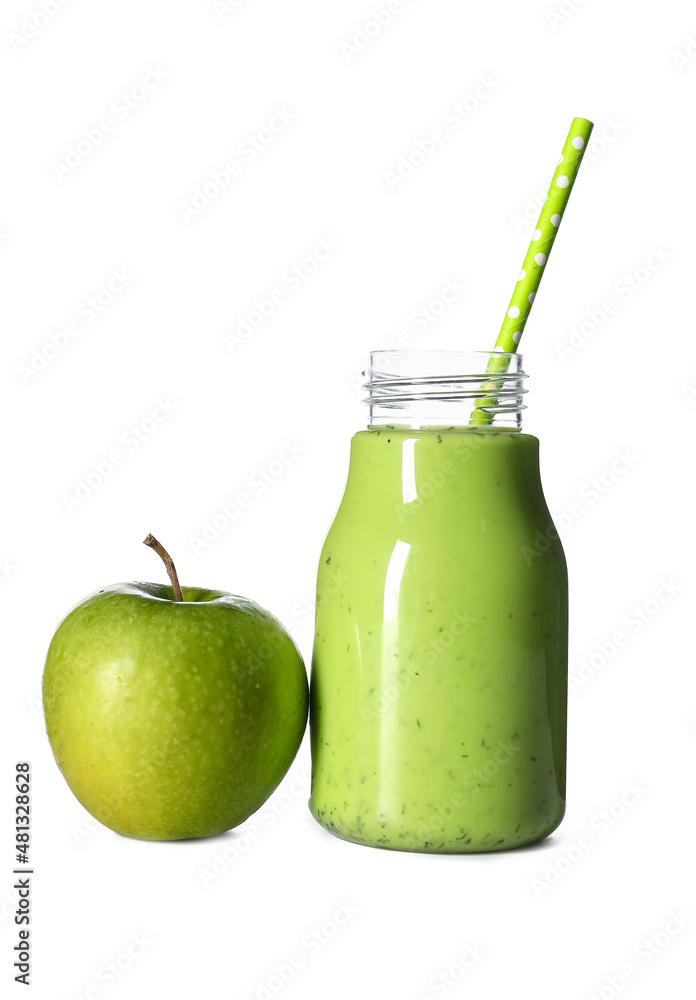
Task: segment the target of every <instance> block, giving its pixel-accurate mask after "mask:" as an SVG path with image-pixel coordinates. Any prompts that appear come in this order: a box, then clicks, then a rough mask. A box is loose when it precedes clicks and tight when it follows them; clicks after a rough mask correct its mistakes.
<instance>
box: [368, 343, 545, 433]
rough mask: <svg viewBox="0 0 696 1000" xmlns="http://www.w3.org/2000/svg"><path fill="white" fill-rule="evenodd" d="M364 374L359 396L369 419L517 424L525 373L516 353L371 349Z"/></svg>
mask: <svg viewBox="0 0 696 1000" xmlns="http://www.w3.org/2000/svg"><path fill="white" fill-rule="evenodd" d="M364 374H367V376H368V379H367V381H366V382H365V383H364V385H363V388H364V397H363V399H364V402H365V403H367V405H368V407H369V408H370V423H371V424H384V423H388V422H390V421H394V419H395V417H399V416H401V417H403V418H405V419H404V421H403V422H405V423H408V424H410V426H425V425H426V424H428V425H433V424H444V425H450V424H454V425H464V424H469V423H471V424H489V425H490V424H492V425H496V426H507V427H517V428H519V427H520V426H521V411H522V410H524V409H526V406H525V404H524V402H523V397H524V396H525V395H526V394H527V391H528V390H527V389H525V388H524V380H525V379H526V378H527V375H526V373H525V372H524V371H523V370H522V356H521V355H519V354H506V353H504V352H483V351H478V352H471V353H463V352H459V351H374V352H373V353H372V354H371V355H370V367H369V370H368V372H367V373H364ZM474 411H475V419H472V417H474ZM406 418H407V419H406ZM399 422H401V421H399Z"/></svg>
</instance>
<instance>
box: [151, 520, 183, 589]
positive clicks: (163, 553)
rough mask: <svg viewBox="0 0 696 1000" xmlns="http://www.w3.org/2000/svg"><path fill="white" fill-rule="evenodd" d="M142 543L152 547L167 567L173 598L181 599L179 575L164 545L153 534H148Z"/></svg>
mask: <svg viewBox="0 0 696 1000" xmlns="http://www.w3.org/2000/svg"><path fill="white" fill-rule="evenodd" d="M143 545H149V546H150V548H151V549H154V550H155V552H156V553H157V555H158V556H159V557H160V558H161V560H162V562H163V563H164V565H165V566H166V568H167V573H168V575H169V579H170V580H171V582H172V589H173V590H174V600H175V601H183V599H184V598H183V596H182V593H181V587H180V586H179V577H178V576H177V575H176V567H175V566H174V562H173V560H172V557H171V556H170V555H169V553H168V552H167V550H166V549H165V547H164V546H163V545H161V544H160V543H159V542H158V541H157V539H156V538H155V536H154V535H148V536H147V538H146V539H145V540H144V541H143Z"/></svg>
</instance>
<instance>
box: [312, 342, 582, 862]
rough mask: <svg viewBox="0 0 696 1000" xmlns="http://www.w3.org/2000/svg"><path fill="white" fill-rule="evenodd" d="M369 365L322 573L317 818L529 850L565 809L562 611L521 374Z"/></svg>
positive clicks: (427, 838) (470, 361)
mask: <svg viewBox="0 0 696 1000" xmlns="http://www.w3.org/2000/svg"><path fill="white" fill-rule="evenodd" d="M491 358H496V361H495V362H494V364H496V366H497V373H496V374H495V375H494V376H492V375H491V374H487V372H486V368H487V365H488V363H489V362H490V359H491ZM370 360H371V364H370V372H369V380H368V382H367V386H366V389H367V404H368V406H369V426H368V428H367V430H362V431H359V432H358V433H357V434H356V435H355V436H354V437H353V440H352V445H351V458H350V470H349V474H348V481H347V485H346V489H345V493H344V496H343V500H342V503H341V505H340V508H339V511H338V513H337V515H336V518H335V520H334V522H333V525H332V527H331V529H330V531H329V533H328V536H327V538H326V542H325V544H324V548H323V551H322V554H321V559H320V564H319V572H318V579H317V612H316V635H315V644H314V656H313V665H312V679H311V715H310V725H311V740H312V793H311V798H310V809H311V811H312V813H313V815H314V817H315V818H316V819H317V820H318V822H319V823H321V824H322V825H323V826H325V827H326V828H327V829H328V830H330V831H332V832H333V833H335V834H337V835H338V836H340V837H343V838H345V839H347V840H351V841H354V842H356V843H360V844H366V845H370V846H373V847H385V848H392V849H396V850H406V851H429V852H441V853H464V852H473V851H497V850H504V849H507V848H511V847H518V846H521V845H523V844H529V843H532V842H534V841H537V840H540V839H541V838H543V837H545V836H546V835H547V834H549V833H551V831H553V830H554V829H555V828H556V827H557V826H558V825H559V823H560V822H561V820H562V818H563V814H564V809H565V760H566V704H567V621H568V611H567V573H566V564H565V558H564V555H563V550H562V547H561V544H560V541H559V539H558V535H557V533H556V530H555V528H554V526H553V523H552V521H551V516H550V514H549V511H548V508H547V506H546V502H545V500H544V495H543V492H542V486H541V480H540V475H539V442H538V440H537V438H535V437H533V436H531V435H529V434H524V433H522V431H521V417H522V410H523V409H524V408H525V407H524V405H523V398H524V394H525V392H526V390H525V388H524V380H525V378H526V375H525V373H524V371H523V370H522V357H521V356H520V355H516V354H511V355H492V354H487V353H483V352H479V353H472V354H463V353H460V352H438V351H398V352H375V353H373V354H372V355H371V359H370ZM502 369H506V370H502ZM472 414H473V420H474V422H473V423H472Z"/></svg>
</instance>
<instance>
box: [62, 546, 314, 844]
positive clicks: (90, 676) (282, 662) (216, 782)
mask: <svg viewBox="0 0 696 1000" xmlns="http://www.w3.org/2000/svg"><path fill="white" fill-rule="evenodd" d="M145 542H146V544H148V545H152V547H153V548H155V549H156V551H158V552H160V554H161V555H162V556H163V558H165V562H166V563H167V568H168V570H169V572H170V578H171V579H172V586H164V585H161V584H154V583H123V584H115V585H114V586H111V587H106V588H105V589H104V590H100V591H99V592H98V593H95V594H92V595H91V596H90V597H87V598H86V599H85V600H84V601H82V602H81V603H80V604H78V605H77V607H75V608H74V609H73V610H72V611H71V612H70V613H69V614H68V616H67V617H66V618H65V619H64V620H63V621H62V622H61V624H60V625H59V626H58V629H57V631H56V633H55V635H54V637H53V640H52V641H51V645H50V647H49V650H48V655H47V658H46V667H45V670H44V676H43V704H44V713H45V717H46V730H47V733H48V738H49V740H50V743H51V748H52V750H53V754H54V756H55V758H56V761H57V763H58V766H59V767H60V769H61V771H62V772H63V776H64V777H65V780H66V781H67V783H68V785H69V786H70V788H71V789H72V791H73V792H74V794H75V796H76V797H77V798H78V799H79V801H80V802H81V803H82V805H83V806H84V807H85V809H87V810H88V811H89V812H90V813H91V814H92V816H94V817H95V818H96V819H98V820H99V821H100V822H101V823H104V825H105V826H108V827H110V828H111V829H112V830H115V831H116V832H117V833H121V834H125V835H127V836H130V837H139V838H142V839H145V840H180V839H183V838H188V837H207V836H211V835H213V834H216V833H222V832H223V831H225V830H229V829H231V828H232V827H234V826H237V825H238V824H239V823H241V822H243V821H244V820H245V819H246V818H247V817H248V816H250V815H251V814H252V813H253V812H255V811H256V810H257V809H258V808H259V807H260V806H261V805H262V804H263V803H264V802H265V801H266V799H267V798H268V796H269V795H270V794H271V792H272V791H273V790H274V788H276V786H277V785H278V783H279V782H280V780H281V779H282V777H283V775H284V774H285V772H286V771H287V769H288V768H289V766H290V764H291V762H292V760H293V758H294V756H295V754H296V753H297V749H298V747H299V745H300V742H301V740H302V735H303V733H304V730H305V726H306V722H307V704H308V692H307V675H306V672H305V668H304V664H303V662H302V658H301V657H300V654H299V652H298V651H297V648H296V646H295V644H294V642H293V641H292V639H291V638H290V636H289V635H288V633H287V632H286V631H285V629H284V628H283V626H282V625H281V623H280V622H279V621H278V620H277V619H276V618H274V617H273V615H271V614H269V612H267V611H264V610H263V608H261V607H259V606H258V604H255V603H254V602H253V601H248V600H245V599H244V598H242V597H236V596H234V595H232V594H228V593H226V592H225V591H220V590H200V589H196V588H192V587H184V588H183V589H181V588H179V584H178V580H177V579H176V571H175V570H174V568H173V564H171V560H170V559H169V557H168V555H167V553H166V552H165V551H164V550H163V549H162V547H161V546H160V545H159V543H158V542H157V541H156V540H155V539H153V538H152V536H151V535H149V536H148V538H147V539H146V540H145Z"/></svg>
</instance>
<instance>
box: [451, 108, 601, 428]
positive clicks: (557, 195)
mask: <svg viewBox="0 0 696 1000" xmlns="http://www.w3.org/2000/svg"><path fill="white" fill-rule="evenodd" d="M593 128H594V125H593V124H592V122H590V121H588V120H587V118H573V122H572V124H571V126H570V131H569V132H568V137H567V139H566V141H565V145H564V146H563V153H562V154H561V158H560V160H559V161H558V166H557V167H556V172H555V173H554V175H553V179H552V181H551V186H550V187H549V193H548V194H547V195H546V201H545V202H544V205H543V207H542V209H541V214H540V215H539V218H538V220H537V224H536V229H535V230H534V233H533V234H532V241H531V243H530V244H529V249H528V250H527V256H526V257H525V258H524V262H523V264H522V270H521V271H520V276H519V278H518V279H517V284H516V285H515V290H514V291H513V293H512V298H511V299H510V303H509V305H508V308H507V312H506V313H505V319H504V320H503V325H502V326H501V328H500V333H499V334H498V339H497V340H496V342H495V347H494V348H493V350H494V351H499V352H501V353H502V355H503V356H501V357H500V358H491V359H490V361H489V362H488V365H487V367H486V371H487V372H498V373H503V372H506V371H507V370H508V367H509V364H510V362H509V360H508V358H506V357H505V356H504V355H505V354H515V353H516V351H517V347H518V345H519V342H520V338H521V337H522V331H523V330H524V328H525V325H526V323H527V320H528V319H529V314H530V312H531V311H532V305H533V303H534V299H535V297H536V293H537V291H538V289H539V285H540V284H541V279H542V277H543V274H544V271H545V270H546V264H547V263H548V259H549V254H550V253H551V249H552V247H553V243H554V240H555V239H556V234H557V232H558V229H559V226H560V224H561V219H562V218H563V213H564V212H565V210H566V206H567V204H568V199H569V198H570V192H571V191H572V190H573V185H574V183H575V178H576V177H577V174H578V169H579V167H580V164H581V163H582V158H583V156H584V155H585V150H586V149H587V143H588V141H589V138H590V135H591V133H592V129H593ZM500 386H501V383H500V382H491V383H489V384H484V385H483V386H482V388H485V389H489V388H490V389H499V388H500ZM496 403H497V400H496V399H495V397H484V398H483V399H481V400H479V402H478V403H477V405H476V409H475V410H474V412H473V413H472V414H471V419H470V421H469V423H471V424H490V423H491V419H492V418H491V416H490V414H488V413H486V412H485V411H484V409H483V407H487V406H495V404H496Z"/></svg>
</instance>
